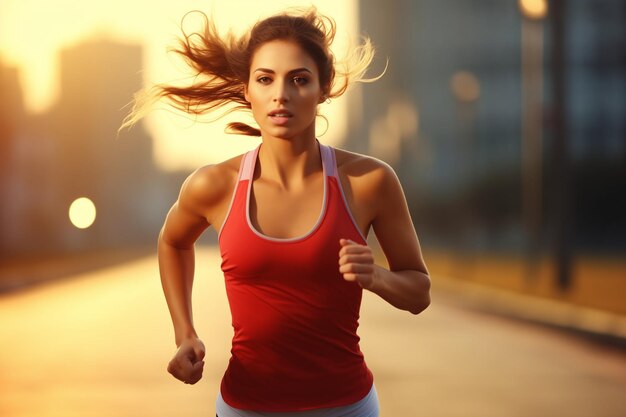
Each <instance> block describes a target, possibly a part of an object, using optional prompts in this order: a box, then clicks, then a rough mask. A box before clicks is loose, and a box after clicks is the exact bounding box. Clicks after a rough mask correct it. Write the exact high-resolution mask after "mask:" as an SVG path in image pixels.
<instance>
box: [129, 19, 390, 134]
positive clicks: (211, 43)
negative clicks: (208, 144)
mask: <svg viewBox="0 0 626 417" xmlns="http://www.w3.org/2000/svg"><path fill="white" fill-rule="evenodd" d="M189 13H199V14H200V15H201V16H203V19H204V25H203V28H202V30H201V31H198V32H193V33H191V34H186V33H185V31H184V29H183V30H182V32H183V37H182V38H180V39H179V42H178V45H177V46H178V47H177V48H174V49H172V51H173V52H175V53H176V54H178V55H180V56H182V57H183V58H184V60H185V62H186V63H187V65H189V67H190V68H191V70H192V71H193V72H194V77H193V82H192V83H191V85H189V86H186V87H178V86H174V85H168V84H157V85H154V86H152V87H150V88H146V89H142V90H140V91H139V92H138V93H136V94H135V97H134V100H133V102H132V104H133V108H132V110H131V112H130V113H129V114H128V116H126V118H125V119H124V121H123V123H122V126H121V127H120V130H122V129H124V128H130V127H132V126H133V125H134V124H136V123H137V122H138V121H139V120H140V119H142V118H143V117H144V116H145V115H146V114H147V113H148V112H149V111H150V109H151V107H152V106H153V105H154V104H155V103H156V102H158V101H160V100H161V99H165V100H166V101H167V102H168V103H169V104H170V105H172V106H173V107H174V108H176V109H178V110H180V111H183V112H185V113H187V114H191V115H195V116H200V115H204V114H207V113H209V112H212V111H214V110H218V109H223V108H225V107H229V106H230V107H229V108H228V109H226V110H225V112H223V114H221V115H219V116H218V118H219V117H223V116H225V115H227V114H230V113H232V112H234V111H237V110H250V109H251V107H250V103H248V102H247V101H246V99H245V96H244V91H245V87H246V85H247V83H248V79H249V76H250V64H251V61H252V56H253V55H254V53H255V52H256V50H257V49H259V47H261V46H262V45H263V44H265V43H267V42H270V41H274V40H288V41H292V42H295V43H296V44H297V45H299V46H300V47H301V48H302V49H303V50H304V51H306V52H307V53H308V54H309V55H310V56H311V58H313V60H314V61H315V63H316V64H317V66H318V70H319V78H320V80H319V81H320V86H321V88H322V92H323V97H324V98H325V99H330V98H336V97H339V96H341V95H342V94H343V93H345V92H346V90H347V89H348V87H349V86H350V85H351V84H353V83H354V82H373V81H375V80H377V79H379V78H380V77H381V76H382V75H383V74H384V72H385V70H386V68H385V70H383V72H382V73H381V74H380V75H379V76H377V77H374V78H369V79H368V78H365V72H366V71H367V68H368V67H369V65H370V63H371V62H372V59H373V58H374V47H373V45H372V43H371V41H370V39H369V38H368V37H363V42H362V44H360V45H357V46H355V47H352V48H351V51H350V52H349V53H348V54H347V55H346V58H345V59H344V60H342V61H341V62H336V60H335V57H334V55H333V54H332V52H331V51H330V46H331V44H332V42H333V40H334V38H335V33H336V26H335V22H334V20H333V19H331V18H329V17H327V16H324V15H321V14H319V13H318V12H317V9H316V8H315V7H311V8H309V9H306V10H293V11H291V12H283V13H280V14H277V15H274V16H271V17H268V18H266V19H264V20H261V21H258V22H257V23H256V24H255V25H254V26H253V27H252V29H251V30H250V31H249V32H248V33H246V34H245V35H243V36H240V37H236V36H235V35H233V34H232V33H231V32H229V33H228V35H226V36H224V37H222V36H220V34H219V33H218V31H217V28H216V27H215V23H214V22H213V21H211V20H210V19H209V18H208V17H207V16H206V14H204V13H203V12H199V11H194V12H189ZM189 13H187V15H188V14H189ZM187 15H185V17H186V16H187ZM185 17H183V22H184V19H185ZM182 26H183V25H182V23H181V28H182ZM232 105H234V106H232ZM226 132H227V133H234V134H242V135H247V136H261V132H260V130H259V129H257V128H254V127H252V126H249V125H247V124H245V123H240V122H233V123H229V124H228V125H227V128H226Z"/></svg>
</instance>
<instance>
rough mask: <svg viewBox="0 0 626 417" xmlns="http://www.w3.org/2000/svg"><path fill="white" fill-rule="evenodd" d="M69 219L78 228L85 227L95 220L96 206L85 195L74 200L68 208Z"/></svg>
mask: <svg viewBox="0 0 626 417" xmlns="http://www.w3.org/2000/svg"><path fill="white" fill-rule="evenodd" d="M69 215H70V221H71V222H72V224H73V225H74V226H75V227H77V228H79V229H86V228H88V227H89V226H91V225H92V224H93V222H94V221H95V220H96V206H95V205H94V204H93V201H91V200H90V199H88V198H87V197H81V198H77V199H76V200H74V202H73V203H72V204H71V205H70V210H69Z"/></svg>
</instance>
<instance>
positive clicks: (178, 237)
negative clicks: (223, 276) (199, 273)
mask: <svg viewBox="0 0 626 417" xmlns="http://www.w3.org/2000/svg"><path fill="white" fill-rule="evenodd" d="M209 169H210V168H205V169H204V170H198V171H196V172H195V173H194V174H192V175H191V176H190V177H189V178H188V179H187V180H186V181H185V183H184V184H183V186H182V188H181V191H180V194H179V197H178V200H177V201H176V203H175V204H174V205H173V206H172V208H171V209H170V211H169V213H168V215H167V218H166V220H165V224H164V225H163V228H162V229H161V233H160V234H159V241H158V258H159V272H160V275H161V285H162V287H163V293H164V295H165V299H166V301H167V306H168V308H169V311H170V316H171V318H172V323H173V325H174V335H175V341H176V346H177V347H178V348H179V349H178V351H177V353H176V355H175V356H174V358H173V359H172V360H171V361H170V363H169V365H168V371H169V372H170V373H171V374H172V375H173V376H174V377H176V378H177V379H180V380H181V381H184V382H185V383H189V384H194V383H196V382H197V381H198V380H200V378H201V377H202V368H203V366H204V362H203V361H202V359H203V358H204V352H205V349H204V345H203V344H202V342H201V341H200V339H199V338H198V335H197V332H196V330H195V328H194V325H193V314H192V304H191V294H192V288H193V280H194V267H195V251H194V244H195V242H196V240H197V239H198V237H199V236H200V235H201V234H202V232H203V231H204V230H205V229H206V228H207V227H208V226H209V225H210V223H209V220H208V219H207V213H209V212H210V207H211V203H212V201H214V200H215V199H216V197H217V195H216V193H215V191H213V192H211V189H210V187H209V185H210V184H208V182H210V173H207V170H209Z"/></svg>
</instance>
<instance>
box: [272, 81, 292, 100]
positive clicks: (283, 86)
mask: <svg viewBox="0 0 626 417" xmlns="http://www.w3.org/2000/svg"><path fill="white" fill-rule="evenodd" d="M274 86H275V87H276V89H275V90H274V101H275V102H278V103H285V102H287V101H289V94H288V91H287V90H288V86H287V83H286V82H284V81H278V82H275V83H274Z"/></svg>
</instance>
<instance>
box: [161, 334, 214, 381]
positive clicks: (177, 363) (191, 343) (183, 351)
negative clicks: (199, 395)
mask: <svg viewBox="0 0 626 417" xmlns="http://www.w3.org/2000/svg"><path fill="white" fill-rule="evenodd" d="M205 352H206V350H205V348H204V343H202V341H201V340H200V339H198V338H192V339H185V340H183V341H182V343H181V344H180V346H179V347H178V351H176V354H175V355H174V357H173V358H172V360H171V361H170V363H169V365H168V366H167V372H169V373H170V374H172V375H173V376H174V378H176V379H178V380H180V381H182V382H184V383H185V384H192V385H193V384H195V383H196V382H198V381H200V379H201V378H202V371H203V369H204V361H203V359H204V354H205Z"/></svg>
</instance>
